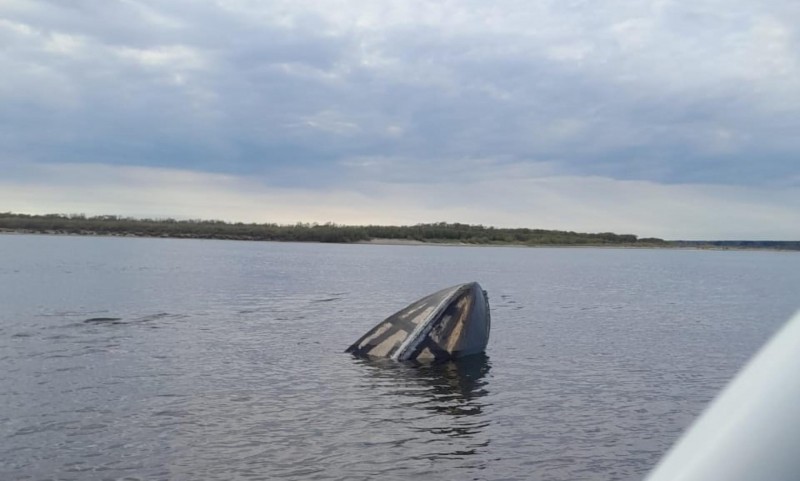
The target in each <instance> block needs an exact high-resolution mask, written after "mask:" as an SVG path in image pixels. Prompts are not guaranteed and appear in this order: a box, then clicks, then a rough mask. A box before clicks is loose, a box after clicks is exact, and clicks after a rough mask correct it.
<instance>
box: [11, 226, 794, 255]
mask: <svg viewBox="0 0 800 481" xmlns="http://www.w3.org/2000/svg"><path fill="white" fill-rule="evenodd" d="M0 235H41V236H64V237H126V238H141V239H193V240H228V241H242V242H294V243H304V244H306V243H312V244H355V245H375V246H407V247H408V246H411V247H414V246H419V247H513V248H553V249H587V248H593V249H672V250H703V251H771V252H798V251H800V249H798V248H781V247H773V246H717V245H708V244H704V243H703V242H704V241H665V242H666V244H665V245H626V244H615V245H609V244H580V245H574V244H514V243H501V242H497V243H480V244H478V243H468V242H446V241H442V242H440V241H421V240H415V239H391V238H387V239H383V238H373V239H368V240H358V241H352V242H325V241H314V240H275V239H252V238H246V237H236V236H229V235H228V236H225V235H223V236H214V237H207V236H196V235H189V234H184V235H180V234H178V235H164V234H159V235H157V234H138V233H129V232H95V231H82V232H63V231H38V230H29V229H5V228H0ZM673 242H676V243H677V242H680V243H685V244H688V245H674V244H672V243H673ZM716 242H725V241H716ZM771 242H783V241H771ZM788 242H791V241H788ZM692 243H696V245H691V244H692Z"/></svg>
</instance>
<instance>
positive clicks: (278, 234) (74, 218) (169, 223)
mask: <svg viewBox="0 0 800 481" xmlns="http://www.w3.org/2000/svg"><path fill="white" fill-rule="evenodd" d="M0 230H2V231H7V232H8V231H11V232H30V233H47V234H78V235H117V236H136V237H173V238H198V239H235V240H260V241H290V242H334V243H352V242H360V241H369V240H373V239H387V240H409V241H420V242H431V243H463V244H500V245H528V246H537V245H559V246H638V247H711V248H768V249H789V250H800V242H780V241H665V240H663V239H659V238H655V237H647V238H639V237H637V236H635V235H633V234H615V233H612V232H601V233H579V232H571V231H559V230H545V229H528V228H498V227H486V226H483V225H469V224H461V223H445V222H438V223H432V224H416V225H410V226H384V225H364V226H354V225H339V224H334V223H325V224H316V223H297V224H291V225H285V224H275V223H263V224H257V223H242V222H235V223H234V222H225V221H221V220H199V219H190V220H176V219H138V218H132V217H121V216H116V215H100V216H86V215H83V214H46V215H30V214H17V213H11V212H5V213H0Z"/></svg>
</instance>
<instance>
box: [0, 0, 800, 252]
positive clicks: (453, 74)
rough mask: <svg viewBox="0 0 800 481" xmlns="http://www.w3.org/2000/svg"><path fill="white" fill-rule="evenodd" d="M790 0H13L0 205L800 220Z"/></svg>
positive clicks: (259, 215)
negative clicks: (756, 0) (490, 0)
mask: <svg viewBox="0 0 800 481" xmlns="http://www.w3.org/2000/svg"><path fill="white" fill-rule="evenodd" d="M798 25H800V2H798V1H797V0H761V1H758V2H755V1H752V0H725V1H722V0H719V1H717V0H694V1H691V2H689V1H680V2H678V1H670V0H637V1H630V0H626V1H622V0H607V1H596V0H595V1H588V0H586V1H583V0H552V1H550V0H548V1H539V0H524V1H513V0H506V1H493V2H486V1H482V0H480V1H478V0H476V1H468V0H464V1H447V0H443V1H417V0H401V1H390V0H384V1H375V0H369V1H355V0H354V1H348V0H318V1H302V0H291V1H279V0H274V1H261V0H252V1H250V0H215V1H211V0H207V1H205V0H170V1H156V0H113V1H112V0H49V1H48V0H3V1H2V2H0V72H1V73H0V211H13V212H27V213H51V212H58V213H86V214H122V215H132V216H149V217H152V216H156V217H178V218H186V217H192V218H216V219H225V220H243V221H256V222H281V223H294V222H297V221H304V222H327V221H332V222H338V223H357V224H361V223H379V224H415V223H419V222H436V221H448V222H466V223H480V224H485V225H495V226H507V227H515V226H524V227H537V228H552V229H566V230H576V231H591V232H596V231H614V232H619V233H633V234H637V235H640V236H659V237H664V238H668V239H778V240H780V239H784V240H787V239H794V240H796V239H798V238H800V28H798Z"/></svg>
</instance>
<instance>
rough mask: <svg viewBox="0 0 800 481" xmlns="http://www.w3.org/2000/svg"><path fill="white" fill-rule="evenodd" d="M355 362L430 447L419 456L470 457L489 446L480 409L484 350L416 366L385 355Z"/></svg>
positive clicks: (484, 388) (484, 390) (485, 367)
mask: <svg viewBox="0 0 800 481" xmlns="http://www.w3.org/2000/svg"><path fill="white" fill-rule="evenodd" d="M354 362H357V363H361V364H362V365H363V366H361V367H363V368H364V369H365V372H366V375H367V376H369V378H370V379H371V381H372V382H374V383H375V384H376V385H378V386H380V387H382V388H383V389H382V391H383V392H382V394H383V395H384V396H395V397H396V399H397V404H398V408H399V409H400V411H395V413H396V414H398V416H402V417H403V421H404V422H405V424H406V426H407V428H408V429H410V430H412V431H413V432H414V433H416V435H417V436H418V437H420V438H424V439H422V441H424V442H425V443H426V444H428V445H430V446H431V448H432V449H431V450H430V452H429V453H427V454H421V455H420V456H418V458H425V459H430V460H434V459H440V458H450V457H463V456H469V455H474V454H478V453H479V452H480V451H481V449H482V448H485V447H487V446H488V445H489V438H488V435H487V433H486V432H485V430H486V427H487V426H488V425H489V420H488V418H487V417H486V415H485V410H486V408H487V403H486V395H487V394H488V392H489V390H488V384H489V380H488V379H487V374H488V373H489V371H490V370H491V363H490V360H489V357H488V356H486V355H485V354H478V355H474V356H469V357H466V358H463V359H458V360H455V361H447V362H444V363H436V364H421V365H420V364H409V363H398V362H394V361H386V360H380V361H375V360H372V361H367V360H361V359H356V360H354ZM407 411H412V412H413V411H417V412H420V413H421V414H422V415H421V416H415V415H414V414H412V413H409V412H407ZM393 420H394V419H393ZM393 420H387V421H390V422H391V421H393Z"/></svg>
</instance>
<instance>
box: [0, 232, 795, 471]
mask: <svg viewBox="0 0 800 481" xmlns="http://www.w3.org/2000/svg"><path fill="white" fill-rule="evenodd" d="M472 280H477V281H479V282H480V283H481V285H482V286H483V287H484V289H486V290H487V291H488V293H489V297H490V302H491V306H492V335H491V339H490V341H489V347H488V349H487V353H486V356H478V357H475V358H473V359H469V360H465V361H464V362H459V363H448V364H443V365H437V366H427V367H425V366H423V367H413V366H406V365H401V364H395V363H376V362H365V361H361V360H357V359H354V358H352V357H350V356H349V355H346V354H344V353H343V352H342V351H343V350H344V348H346V347H347V346H348V345H349V344H350V343H352V342H353V341H354V340H355V339H356V338H358V337H359V336H360V335H361V334H363V333H364V332H365V331H366V330H367V329H369V328H370V327H372V326H373V325H374V324H375V323H377V322H378V321H380V320H382V319H383V318H385V317H387V316H388V315H390V314H391V313H393V312H395V311H396V310H398V309H400V308H402V307H404V306H405V305H406V304H408V303H410V302H411V301H414V300H416V299H417V298H419V297H422V296H424V295H426V294H428V293H430V292H433V291H435V290H438V289H441V288H443V287H446V286H450V285H453V284H457V283H461V282H466V281H472ZM798 293H800V254H799V253H782V252H755V251H697V250H657V249H654V250H649V249H642V250H637V249H594V248H581V249H558V248H496V247H441V246H380V245H323V244H292V243H269V242H236V241H204V240H174V239H139V238H94V237H57V236H28V235H3V236H0V479H4V480H5V479H9V480H11V479H36V480H39V479H63V480H68V479H75V480H92V479H98V480H99V479H130V480H135V479H142V480H144V479H147V480H150V479H185V480H190V479H210V480H234V479H289V480H312V479H324V480H336V479H342V480H344V479H347V480H358V479H363V480H367V479H388V480H394V479H397V480H400V479H403V480H407V479H422V477H423V476H424V477H426V478H427V477H430V478H432V479H444V480H449V479H452V480H470V479H475V480H537V479H541V480H604V481H607V480H638V479H641V478H642V477H643V476H644V475H645V474H646V473H647V471H648V470H649V469H650V468H651V467H652V466H653V465H654V464H655V462H656V461H657V460H658V459H659V457H660V456H661V455H662V454H663V453H664V451H665V450H666V449H667V448H668V447H669V446H670V445H671V444H672V443H673V442H674V440H675V439H676V438H677V436H678V435H679V434H680V432H681V431H682V430H683V429H684V428H685V427H686V426H687V425H688V424H689V423H690V422H691V420H692V419H693V418H694V417H695V416H696V415H697V414H698V413H699V412H701V410H702V409H703V407H704V406H705V404H706V403H707V402H708V401H709V400H710V399H711V398H712V397H713V396H714V395H715V393H716V392H717V391H718V390H719V389H720V388H721V387H722V386H723V385H724V384H725V382H726V381H727V380H728V379H729V378H730V377H731V376H732V375H733V374H734V373H735V372H736V370H737V369H738V368H739V367H741V366H742V364H743V363H744V362H745V361H746V360H747V359H748V358H749V357H750V356H751V355H752V354H753V352H754V351H755V350H756V349H757V348H758V347H759V346H760V345H761V344H762V343H763V342H765V341H766V340H767V339H768V337H769V336H770V335H771V334H772V333H773V332H774V331H775V330H777V329H778V327H779V326H780V325H781V324H782V323H783V322H784V321H785V320H786V319H788V318H789V317H790V315H791V314H792V313H793V311H794V310H795V309H797V308H798V307H800V296H798ZM795 374H796V373H792V374H791V375H795Z"/></svg>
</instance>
